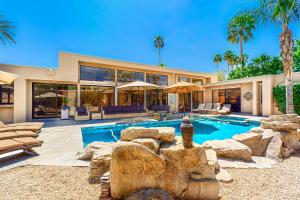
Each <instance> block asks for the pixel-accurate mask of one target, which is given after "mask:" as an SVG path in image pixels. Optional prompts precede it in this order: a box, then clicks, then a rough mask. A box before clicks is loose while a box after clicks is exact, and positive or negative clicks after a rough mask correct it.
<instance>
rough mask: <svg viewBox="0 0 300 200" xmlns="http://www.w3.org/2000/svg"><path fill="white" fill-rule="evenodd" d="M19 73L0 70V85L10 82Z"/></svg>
mask: <svg viewBox="0 0 300 200" xmlns="http://www.w3.org/2000/svg"><path fill="white" fill-rule="evenodd" d="M18 77H19V75H17V74H12V73H8V72H4V71H0V85H3V84H11V83H12V82H13V81H14V80H15V79H16V78H18Z"/></svg>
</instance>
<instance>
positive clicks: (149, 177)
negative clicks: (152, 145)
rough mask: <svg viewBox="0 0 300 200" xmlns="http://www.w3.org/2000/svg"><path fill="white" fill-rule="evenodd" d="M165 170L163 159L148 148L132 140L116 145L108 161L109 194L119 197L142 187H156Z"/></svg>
mask: <svg viewBox="0 0 300 200" xmlns="http://www.w3.org/2000/svg"><path fill="white" fill-rule="evenodd" d="M165 170H166V162H165V160H164V159H162V158H161V157H159V156H158V155H157V154H155V153H154V152H153V151H151V150H149V149H148V148H146V147H144V146H142V145H140V144H137V143H133V142H127V143H126V144H124V145H121V146H118V147H116V148H115V149H114V151H113V152H112V156H111V163H110V188H111V196H112V197H113V198H116V199H121V198H124V197H126V196H128V195H129V194H130V193H132V192H135V191H138V190H141V189H144V188H157V187H158V186H159V183H160V177H161V175H162V174H164V173H165Z"/></svg>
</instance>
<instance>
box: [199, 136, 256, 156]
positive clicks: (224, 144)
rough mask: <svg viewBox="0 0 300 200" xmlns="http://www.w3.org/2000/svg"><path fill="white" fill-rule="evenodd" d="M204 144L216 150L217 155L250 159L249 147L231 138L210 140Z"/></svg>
mask: <svg viewBox="0 0 300 200" xmlns="http://www.w3.org/2000/svg"><path fill="white" fill-rule="evenodd" d="M204 144H206V145H208V146H211V147H212V149H213V150H215V151H216V153H217V156H218V157H225V158H231V159H242V160H246V161H251V154H252V151H251V149H250V148H249V147H247V146H246V145H244V144H242V143H240V142H237V141H235V140H233V139H226V140H210V141H206V142H205V143H204Z"/></svg>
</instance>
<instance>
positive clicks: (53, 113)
mask: <svg viewBox="0 0 300 200" xmlns="http://www.w3.org/2000/svg"><path fill="white" fill-rule="evenodd" d="M32 91H33V92H32V93H33V97H32V116H33V118H48V117H60V110H61V108H62V106H63V105H64V103H67V104H66V105H67V106H70V107H75V106H76V101H77V86H76V85H63V84H50V83H49V84H48V83H33V85H32Z"/></svg>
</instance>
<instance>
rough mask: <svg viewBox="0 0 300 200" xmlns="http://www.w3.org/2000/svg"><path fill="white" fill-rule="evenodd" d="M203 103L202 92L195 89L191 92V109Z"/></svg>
mask: <svg viewBox="0 0 300 200" xmlns="http://www.w3.org/2000/svg"><path fill="white" fill-rule="evenodd" d="M201 103H203V92H202V91H195V92H193V109H196V108H198V105H199V104H201Z"/></svg>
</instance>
